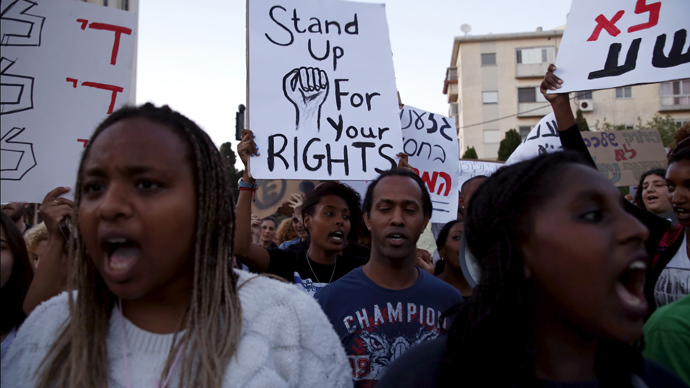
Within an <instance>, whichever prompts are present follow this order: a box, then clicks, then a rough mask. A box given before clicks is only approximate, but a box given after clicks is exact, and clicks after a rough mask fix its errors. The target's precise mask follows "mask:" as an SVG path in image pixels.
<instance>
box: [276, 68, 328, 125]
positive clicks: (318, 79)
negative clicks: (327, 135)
mask: <svg viewBox="0 0 690 388" xmlns="http://www.w3.org/2000/svg"><path fill="white" fill-rule="evenodd" d="M283 92H284V93H285V97H286V98H287V99H288V100H289V101H290V102H291V103H292V105H294V106H295V111H296V118H295V129H300V128H314V127H316V128H317V129H321V106H322V105H323V103H324V102H325V101H326V96H328V75H327V74H326V72H325V71H323V70H321V69H319V68H316V67H300V68H297V69H293V70H292V71H290V72H289V73H287V74H286V75H285V77H283Z"/></svg>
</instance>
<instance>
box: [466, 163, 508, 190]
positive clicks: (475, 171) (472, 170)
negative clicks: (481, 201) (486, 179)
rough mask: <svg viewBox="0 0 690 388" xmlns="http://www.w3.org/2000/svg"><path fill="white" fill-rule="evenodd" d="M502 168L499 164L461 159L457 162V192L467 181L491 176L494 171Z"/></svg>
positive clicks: (501, 164)
mask: <svg viewBox="0 0 690 388" xmlns="http://www.w3.org/2000/svg"><path fill="white" fill-rule="evenodd" d="M501 167H503V163H501V162H487V161H483V160H470V159H461V160H459V161H458V169H459V173H458V191H459V190H460V189H461V188H462V184H463V183H465V182H466V181H467V180H468V179H470V178H472V177H475V176H478V175H484V176H491V174H493V173H495V172H496V170H498V169H499V168H501Z"/></svg>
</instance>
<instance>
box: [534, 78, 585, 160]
mask: <svg viewBox="0 0 690 388" xmlns="http://www.w3.org/2000/svg"><path fill="white" fill-rule="evenodd" d="M554 70H556V66H554V65H549V68H548V71H547V72H546V75H545V76H544V80H543V81H542V82H541V87H540V90H541V93H542V94H543V95H544V98H545V99H546V100H547V101H548V102H549V103H550V104H551V109H552V110H553V113H554V115H555V116H556V124H557V125H558V136H559V137H560V139H561V145H562V146H563V149H564V150H570V151H575V152H578V153H579V154H581V155H582V156H584V157H585V158H586V159H587V161H588V162H589V164H590V165H591V166H592V167H594V168H596V164H595V163H594V159H592V156H591V155H590V153H589V150H588V149H587V146H586V145H585V142H584V140H582V134H581V133H580V130H579V129H578V128H577V123H576V122H575V116H574V115H573V110H572V109H571V108H570V97H569V96H568V93H557V94H547V93H546V91H547V90H558V89H560V87H561V84H562V83H563V81H562V80H561V79H560V78H558V77H556V75H555V74H553V72H554Z"/></svg>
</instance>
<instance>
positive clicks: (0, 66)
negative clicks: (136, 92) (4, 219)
mask: <svg viewBox="0 0 690 388" xmlns="http://www.w3.org/2000/svg"><path fill="white" fill-rule="evenodd" d="M136 25H137V19H136V15H135V14H133V13H129V12H125V11H120V10H116V9H112V8H107V7H103V6H97V5H92V4H87V3H83V2H78V1H70V0H42V1H28V0H15V1H5V0H3V1H2V23H1V27H0V31H1V32H2V37H1V39H2V40H1V42H0V44H1V45H2V58H1V59H0V84H1V92H2V93H1V94H0V95H1V98H0V99H1V103H0V121H1V124H2V125H1V126H2V134H1V137H0V142H1V145H0V146H1V149H2V151H1V157H2V171H1V178H2V202H12V201H22V202H41V201H42V200H43V197H44V196H45V194H46V193H48V191H50V190H52V189H53V188H55V187H57V186H73V185H74V182H75V181H76V175H77V166H78V163H79V159H80V157H81V153H82V151H83V149H84V147H85V146H86V143H87V141H88V139H89V137H90V136H91V133H93V130H94V129H95V128H96V126H97V125H98V123H99V122H101V121H102V120H103V119H104V118H105V117H106V116H107V115H108V114H110V113H112V112H113V110H115V109H116V108H118V107H120V106H122V105H125V104H126V103H127V102H128V100H129V88H130V82H131V76H132V58H133V53H134V43H135V39H136V37H135V33H136V31H135V29H136Z"/></svg>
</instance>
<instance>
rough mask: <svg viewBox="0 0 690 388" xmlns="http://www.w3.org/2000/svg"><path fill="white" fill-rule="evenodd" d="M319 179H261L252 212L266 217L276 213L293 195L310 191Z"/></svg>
mask: <svg viewBox="0 0 690 388" xmlns="http://www.w3.org/2000/svg"><path fill="white" fill-rule="evenodd" d="M318 184H319V181H296V180H290V181H288V180H284V179H259V180H257V181H256V185H257V190H256V193H255V196H254V200H253V201H252V214H256V215H257V216H259V218H264V217H266V216H270V215H272V214H274V213H275V212H276V211H278V209H279V208H280V207H281V206H283V205H284V204H285V203H286V202H287V201H288V200H289V199H290V197H291V196H292V194H297V193H304V194H306V193H308V192H310V191H312V190H313V189H314V187H315V186H316V185H318Z"/></svg>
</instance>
